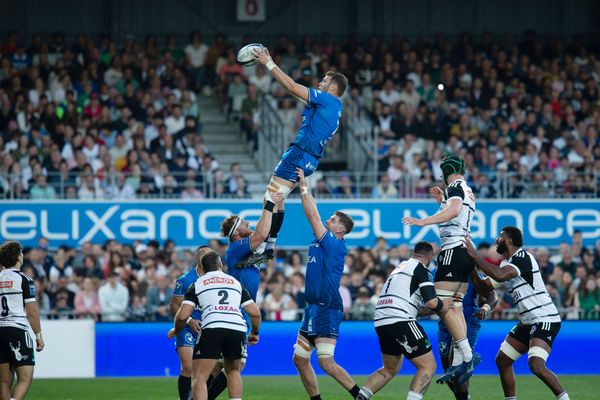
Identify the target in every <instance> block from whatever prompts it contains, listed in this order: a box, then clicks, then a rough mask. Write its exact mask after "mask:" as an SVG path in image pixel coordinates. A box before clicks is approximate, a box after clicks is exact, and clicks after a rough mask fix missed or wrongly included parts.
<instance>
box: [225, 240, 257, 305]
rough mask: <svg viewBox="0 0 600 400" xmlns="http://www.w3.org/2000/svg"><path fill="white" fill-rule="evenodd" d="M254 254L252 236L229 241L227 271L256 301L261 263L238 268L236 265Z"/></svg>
mask: <svg viewBox="0 0 600 400" xmlns="http://www.w3.org/2000/svg"><path fill="white" fill-rule="evenodd" d="M251 254H252V247H251V246H250V236H248V237H245V238H243V239H240V240H238V241H236V242H231V243H229V247H228V248H227V252H226V254H225V255H226V257H227V272H228V273H229V275H231V276H233V277H234V278H235V279H237V280H238V281H239V282H240V283H241V284H242V287H243V288H244V289H246V290H247V291H248V292H249V293H250V297H252V300H254V301H256V294H257V293H258V286H259V285H260V269H259V268H260V265H245V266H243V267H242V268H236V265H237V264H239V263H240V262H241V261H243V260H245V259H246V258H248V256H250V255H251Z"/></svg>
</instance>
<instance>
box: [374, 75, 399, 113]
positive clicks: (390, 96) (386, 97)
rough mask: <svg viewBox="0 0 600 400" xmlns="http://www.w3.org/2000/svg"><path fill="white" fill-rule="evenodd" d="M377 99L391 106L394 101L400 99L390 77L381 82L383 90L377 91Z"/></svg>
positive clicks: (394, 103)
mask: <svg viewBox="0 0 600 400" xmlns="http://www.w3.org/2000/svg"><path fill="white" fill-rule="evenodd" d="M379 99H380V100H381V101H382V102H383V104H387V105H388V106H390V107H392V108H394V106H395V105H396V103H398V102H399V101H400V100H401V99H402V98H401V96H400V92H398V91H397V90H396V88H395V87H394V81H392V80H391V79H387V80H386V81H385V83H384V84H383V90H382V91H380V92H379Z"/></svg>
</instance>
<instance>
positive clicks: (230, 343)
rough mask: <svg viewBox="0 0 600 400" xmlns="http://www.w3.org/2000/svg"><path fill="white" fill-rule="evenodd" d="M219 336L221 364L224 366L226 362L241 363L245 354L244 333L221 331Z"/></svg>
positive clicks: (228, 330) (230, 330)
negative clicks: (220, 339) (220, 341)
mask: <svg viewBox="0 0 600 400" xmlns="http://www.w3.org/2000/svg"><path fill="white" fill-rule="evenodd" d="M220 335H221V337H222V349H221V353H222V354H223V364H224V365H225V364H226V363H227V360H230V361H231V360H239V361H241V360H242V358H243V357H244V354H245V353H246V346H247V341H246V332H242V331H235V330H232V329H223V330H222V332H221V333H220Z"/></svg>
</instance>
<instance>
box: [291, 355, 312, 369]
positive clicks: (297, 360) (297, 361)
mask: <svg viewBox="0 0 600 400" xmlns="http://www.w3.org/2000/svg"><path fill="white" fill-rule="evenodd" d="M292 360H293V361H294V365H295V366H296V367H298V368H302V367H305V366H307V365H308V364H310V358H308V357H303V356H299V355H298V354H296V353H294V356H293V357H292Z"/></svg>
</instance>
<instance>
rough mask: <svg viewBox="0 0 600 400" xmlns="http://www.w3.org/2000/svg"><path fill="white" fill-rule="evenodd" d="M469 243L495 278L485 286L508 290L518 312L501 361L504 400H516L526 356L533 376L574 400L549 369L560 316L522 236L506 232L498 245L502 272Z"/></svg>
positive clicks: (560, 396) (510, 229) (559, 396)
mask: <svg viewBox="0 0 600 400" xmlns="http://www.w3.org/2000/svg"><path fill="white" fill-rule="evenodd" d="M465 242H466V245H467V251H468V252H469V255H471V257H473V259H474V260H475V263H476V264H477V267H479V268H480V269H481V270H482V271H483V272H484V273H485V274H486V275H487V276H488V277H489V278H491V279H486V280H484V281H483V282H485V283H486V284H487V285H488V286H489V287H492V286H495V287H498V286H501V285H504V286H505V287H506V289H507V290H508V293H509V294H510V295H511V296H512V298H513V300H514V302H515V304H516V307H517V310H518V311H519V323H518V324H517V325H515V326H514V327H513V328H512V329H511V331H510V332H509V334H508V335H507V336H506V339H505V340H504V342H502V344H501V345H500V351H498V355H497V356H496V365H497V367H498V372H499V373H500V380H501V382H502V389H503V390H504V398H505V400H516V399H517V395H516V389H515V372H514V370H513V363H514V362H515V361H516V360H517V359H519V357H521V356H522V355H523V354H525V353H528V354H527V355H528V364H529V369H531V372H533V373H534V374H535V375H536V376H537V377H538V378H540V379H541V380H542V382H544V383H545V384H546V386H548V387H549V388H550V390H552V393H554V395H555V396H556V398H557V399H559V400H569V395H568V393H567V391H566V390H565V389H564V388H563V386H562V385H561V384H560V381H559V379H558V376H556V375H555V374H554V373H553V372H552V371H551V370H550V369H548V367H547V366H546V360H547V359H548V356H549V355H550V352H551V351H552V344H553V343H554V340H555V339H556V336H557V335H558V332H559V331H560V324H561V319H560V315H559V314H558V310H557V309H556V306H555V305H554V303H552V299H551V298H550V295H549V294H548V291H547V290H546V285H545V284H544V281H543V279H542V275H541V272H540V267H539V266H538V263H537V261H536V260H535V258H534V257H533V255H532V254H531V253H529V252H528V251H526V250H524V249H523V234H522V233H521V230H520V229H519V228H516V227H514V226H505V227H504V228H502V231H501V232H500V237H498V239H496V245H497V247H496V251H497V252H498V254H500V255H502V258H503V260H502V263H501V264H500V266H499V267H498V266H496V265H493V264H490V263H488V262H487V261H485V260H484V259H483V257H481V256H480V255H479V254H478V253H477V250H476V249H475V247H474V246H473V243H472V242H471V241H470V240H469V239H468V238H467V239H465Z"/></svg>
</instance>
